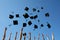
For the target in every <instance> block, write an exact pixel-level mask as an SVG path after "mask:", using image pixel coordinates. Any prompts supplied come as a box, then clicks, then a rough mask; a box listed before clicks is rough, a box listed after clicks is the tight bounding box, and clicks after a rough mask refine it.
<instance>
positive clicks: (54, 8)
mask: <svg viewBox="0 0 60 40" xmlns="http://www.w3.org/2000/svg"><path fill="white" fill-rule="evenodd" d="M26 6H27V7H29V11H28V14H29V15H30V13H34V12H32V8H36V9H39V10H40V13H37V12H35V13H34V14H37V15H38V16H39V17H38V18H37V19H40V23H38V22H37V19H36V20H32V21H33V24H32V25H31V26H29V25H27V27H26V28H24V32H26V33H27V35H28V32H31V33H32V40H33V37H34V36H36V37H37V36H38V33H40V34H41V35H42V33H43V34H45V36H46V34H48V35H49V37H50V40H51V35H52V32H54V36H55V40H60V19H59V17H60V0H0V40H2V37H3V34H4V28H5V27H7V28H8V29H7V36H6V40H8V37H9V34H10V32H12V38H11V40H14V36H15V33H16V32H18V36H17V40H18V39H19V34H20V29H21V28H22V23H23V22H26V20H25V19H24V18H23V16H22V15H23V14H24V13H25V12H26V11H25V10H24V8H25V7H26ZM41 6H43V8H44V9H43V10H42V9H41ZM12 12H14V13H12ZM46 12H49V14H50V17H45V16H44V14H45V13H46ZM9 14H13V15H14V19H9ZM15 14H19V15H20V18H16V17H15ZM13 20H18V21H19V24H18V25H13ZM27 20H30V19H29V18H28V19H27ZM47 22H49V23H50V24H51V29H48V28H47V26H46V23H47ZM41 23H42V24H44V27H43V28H38V29H37V30H35V31H33V25H34V24H37V25H38V26H40V24H41ZM10 24H11V25H12V26H9V25H10ZM40 37H42V36H40ZM27 40H28V38H27ZM41 40H42V38H41Z"/></svg>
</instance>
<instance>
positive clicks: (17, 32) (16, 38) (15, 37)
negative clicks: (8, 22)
mask: <svg viewBox="0 0 60 40" xmlns="http://www.w3.org/2000/svg"><path fill="white" fill-rule="evenodd" d="M17 34H18V32H16V35H15V40H16V39H17Z"/></svg>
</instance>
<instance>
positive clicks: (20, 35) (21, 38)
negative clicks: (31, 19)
mask: <svg viewBox="0 0 60 40" xmlns="http://www.w3.org/2000/svg"><path fill="white" fill-rule="evenodd" d="M22 32H23V28H22V29H21V32H20V40H22V34H23V33H22Z"/></svg>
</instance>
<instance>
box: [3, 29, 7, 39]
mask: <svg viewBox="0 0 60 40" xmlns="http://www.w3.org/2000/svg"><path fill="white" fill-rule="evenodd" d="M6 31H7V28H5V31H4V36H3V39H2V40H5V38H6Z"/></svg>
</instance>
